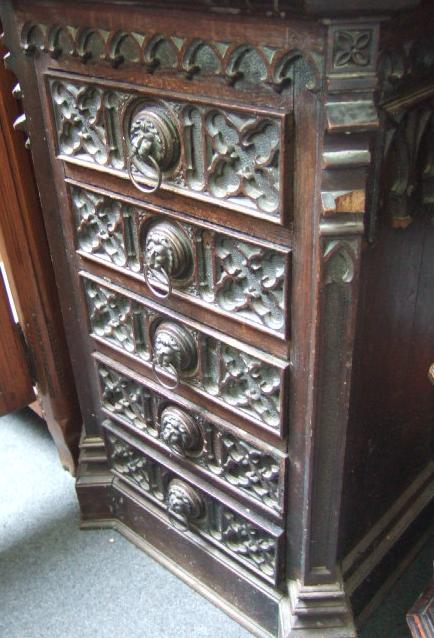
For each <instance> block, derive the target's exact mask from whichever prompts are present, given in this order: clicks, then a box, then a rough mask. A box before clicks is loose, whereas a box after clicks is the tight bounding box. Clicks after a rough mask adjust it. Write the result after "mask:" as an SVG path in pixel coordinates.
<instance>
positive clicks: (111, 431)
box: [103, 421, 283, 584]
mask: <svg viewBox="0 0 434 638" xmlns="http://www.w3.org/2000/svg"><path fill="white" fill-rule="evenodd" d="M103 425H104V428H105V429H106V442H107V449H108V458H109V464H110V466H111V469H112V471H113V472H114V474H115V475H117V476H118V477H119V478H120V479H122V480H123V481H126V482H127V483H128V484H130V485H132V486H133V487H134V488H136V489H139V490H140V492H142V493H143V494H145V495H146V496H147V498H149V499H150V500H151V501H152V502H153V503H155V504H157V505H158V506H159V507H160V508H162V510H163V511H164V512H165V514H166V516H167V518H168V521H169V523H170V524H172V525H174V526H175V527H176V528H177V529H178V530H179V531H181V532H183V533H185V534H186V535H193V536H199V537H201V538H203V539H204V540H205V541H207V542H209V543H210V544H212V545H213V546H214V547H216V548H217V549H218V550H220V551H222V552H224V554H226V555H227V556H229V557H230V558H231V559H233V560H235V561H237V562H239V563H241V564H242V565H243V566H244V567H246V568H247V569H249V570H251V571H253V572H254V573H255V574H256V575H257V576H259V577H261V578H262V579H264V580H266V581H268V582H271V583H272V584H277V582H278V580H279V565H280V566H281V565H282V563H281V562H280V561H279V559H280V553H281V551H280V547H279V545H280V539H281V538H282V535H283V530H282V529H281V528H279V527H278V526H277V525H274V524H272V523H268V522H266V521H265V520H264V519H259V518H258V519H256V518H255V519H251V518H250V515H249V510H240V509H239V508H238V506H236V505H235V504H232V501H230V503H231V505H229V504H227V503H228V502H226V501H225V500H224V499H221V500H220V497H219V499H217V498H216V496H217V494H216V493H215V491H213V493H212V494H213V495H212V496H211V495H210V494H209V493H208V491H207V490H206V486H205V485H204V486H203V487H200V488H199V487H197V486H196V485H195V486H193V485H192V484H191V483H190V481H189V480H188V479H186V478H185V474H183V476H182V478H180V477H179V475H178V473H176V472H175V471H173V470H172V468H171V467H169V466H167V465H166V464H165V463H164V460H163V459H162V458H161V457H159V456H158V454H157V455H155V452H152V451H151V450H148V449H147V448H146V452H144V451H143V449H142V447H141V446H140V444H139V443H137V442H134V444H132V443H131V442H130V441H131V439H127V437H125V439H124V437H123V436H122V438H121V437H120V436H119V433H118V431H117V430H116V428H115V427H114V426H113V424H112V423H111V422H110V421H104V424H103ZM126 439H127V440H126ZM114 513H115V512H114Z"/></svg>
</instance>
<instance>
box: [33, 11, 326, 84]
mask: <svg viewBox="0 0 434 638" xmlns="http://www.w3.org/2000/svg"><path fill="white" fill-rule="evenodd" d="M299 44H300V48H288V47H281V48H276V47H275V46H272V45H267V44H266V43H265V44H264V45H262V46H253V45H251V44H249V43H243V42H228V41H215V40H209V41H206V40H203V39H201V38H198V37H193V38H192V37H183V36H179V35H175V34H173V33H171V34H167V35H166V34H161V33H158V34H156V33H152V32H148V33H140V32H125V31H119V30H116V31H111V32H110V31H106V30H104V29H97V28H87V29H79V28H76V27H73V26H63V25H62V26H60V25H54V26H51V25H46V24H37V23H26V24H25V25H24V26H23V29H22V32H21V46H22V49H23V50H24V52H25V53H26V54H27V55H34V54H38V53H39V54H40V53H46V54H49V55H50V56H51V57H52V58H54V59H58V58H62V57H64V58H69V59H72V60H77V61H79V62H82V63H83V64H87V65H91V64H109V65H110V66H111V67H113V68H119V67H123V66H130V65H133V66H140V67H141V68H142V69H143V70H144V71H145V72H146V73H149V74H160V73H161V74H169V75H176V76H181V77H183V78H185V79H187V80H192V79H193V78H194V79H202V78H203V79H215V80H217V81H220V82H223V83H225V84H226V85H227V86H230V87H234V89H236V90H239V91H245V90H249V89H250V90H251V89H253V90H254V91H256V92H257V91H262V92H272V93H277V94H279V93H282V92H284V91H286V90H287V89H290V88H291V87H292V83H293V79H294V66H295V64H296V63H297V61H298V60H300V58H301V57H302V56H305V57H306V58H308V59H309V62H310V64H311V65H312V67H313V68H314V69H315V70H316V71H317V72H318V69H319V67H320V64H321V62H320V54H319V52H315V51H312V50H309V51H306V52H303V51H302V50H301V49H302V48H303V43H302V41H301V39H300V43H299ZM310 88H314V87H313V86H312V87H310Z"/></svg>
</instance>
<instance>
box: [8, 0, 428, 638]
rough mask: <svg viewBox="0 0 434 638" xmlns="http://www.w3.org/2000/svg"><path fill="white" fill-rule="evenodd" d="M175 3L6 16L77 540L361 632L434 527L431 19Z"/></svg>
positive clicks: (345, 633) (303, 627)
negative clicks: (118, 542) (45, 274)
mask: <svg viewBox="0 0 434 638" xmlns="http://www.w3.org/2000/svg"><path fill="white" fill-rule="evenodd" d="M160 4H161V3H155V2H147V1H145V0H143V1H142V2H139V1H137V2H122V3H119V2H110V1H106V2H102V1H100V2H74V3H73V2H60V1H56V0H32V1H24V0H10V1H7V2H4V3H3V6H2V8H1V17H2V20H3V23H4V27H5V33H6V36H5V41H6V44H7V47H8V49H9V50H10V56H9V58H8V64H9V66H10V68H11V69H12V70H13V71H14V72H15V73H16V75H17V77H18V80H19V82H20V86H21V90H22V92H23V95H24V106H25V110H26V114H27V120H28V127H29V135H30V140H31V147H32V154H33V159H34V163H35V170H36V176H37V181H38V185H39V188H40V194H41V199H42V204H43V209H44V220H45V225H46V228H47V234H48V239H49V244H50V251H51V255H52V259H53V262H54V267H55V272H56V278H57V285H58V288H59V292H60V298H61V305H62V312H63V317H64V322H65V326H66V331H67V336H68V340H69V348H70V353H71V358H72V363H73V368H74V372H75V381H76V386H77V389H78V394H79V398H80V405H81V410H82V416H83V434H82V440H81V456H80V463H79V473H78V480H77V493H78V497H79V501H80V506H81V512H82V525H83V527H98V526H104V525H107V526H113V527H115V528H117V529H118V530H119V531H121V532H122V533H123V534H124V535H125V536H127V538H130V539H131V540H132V541H133V542H135V543H137V544H138V545H139V546H140V547H142V548H143V549H145V550H146V551H148V552H149V553H150V554H151V555H152V556H154V557H155V558H157V559H158V560H160V561H162V562H163V563H164V564H165V565H167V566H168V567H169V568H170V569H172V570H174V571H175V572H176V573H177V574H178V575H179V576H180V577H182V578H184V579H185V580H187V582H189V583H191V584H192V585H193V586H194V587H195V588H197V589H198V590H199V591H201V592H202V593H203V594H205V595H206V596H208V597H210V598H211V599H212V600H213V601H215V602H216V603H217V604H218V605H221V606H222V608H223V609H224V610H225V611H226V612H227V613H229V614H230V615H232V616H233V617H235V618H236V619H237V620H239V622H241V623H242V624H244V625H245V626H246V627H247V628H248V629H250V631H252V633H254V634H255V635H258V636H279V637H280V638H289V637H294V638H295V637H300V638H304V637H306V638H308V637H309V638H311V637H312V638H313V637H314V636H317V637H326V636H328V637H330V638H332V637H333V638H350V637H352V636H355V635H356V630H355V626H354V620H353V610H352V606H351V604H350V600H349V599H350V597H351V599H352V602H353V609H354V611H355V613H356V614H359V613H361V612H362V610H363V609H365V608H366V606H367V604H368V602H369V600H370V599H371V598H372V595H373V592H374V591H375V590H378V589H379V587H380V584H381V583H382V581H383V580H384V579H385V577H386V576H388V575H389V573H390V571H391V570H390V567H391V564H392V563H393V562H395V563H397V562H398V556H399V555H400V553H402V552H403V551H404V550H407V549H408V548H409V547H411V546H414V545H415V544H416V543H417V542H418V539H420V537H421V534H422V532H423V530H424V529H426V527H427V525H428V523H429V519H430V516H431V513H430V509H429V506H430V501H431V498H432V474H433V464H432V451H431V426H432V420H433V416H434V410H433V407H434V406H433V400H434V397H433V392H432V388H431V387H430V384H429V381H428V377H427V372H428V368H429V365H430V363H431V362H432V361H433V360H434V346H433V343H434V340H433V336H434V335H433V325H434V323H433V321H432V317H433V312H434V295H433V283H434V282H433V278H434V274H433V272H434V270H433V268H432V266H433V263H432V262H433V257H432V255H433V252H432V249H433V245H434V237H433V226H432V224H431V215H432V211H433V203H434V199H433V193H434V191H433V184H434V173H433V171H432V158H433V134H434V128H433V126H434V118H433V108H432V107H433V99H434V79H433V69H434V48H433V44H432V40H433V39H432V35H433V29H434V15H433V12H432V7H431V6H430V3H419V4H420V6H418V7H416V5H418V3H417V2H414V1H413V2H411V1H408V2H407V1H404V0H403V1H402V2H400V3H396V2H395V3H390V2H387V1H383V2H377V3H373V2H369V1H362V0H360V1H359V2H350V3H341V2H327V3H325V2H320V1H319V0H318V1H317V2H311V1H310V0H306V2H302V1H300V2H292V1H288V2H259V1H258V2H241V0H239V1H238V0H236V1H234V2H231V3H227V2H213V1H211V2H196V3H193V2H189V1H184V2H168V3H165V4H164V7H161V6H159V5H160ZM398 10H399V11H398ZM394 11H395V13H393V12H394ZM368 577H369V578H368Z"/></svg>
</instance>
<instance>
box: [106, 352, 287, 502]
mask: <svg viewBox="0 0 434 638" xmlns="http://www.w3.org/2000/svg"><path fill="white" fill-rule="evenodd" d="M97 368H98V374H99V379H100V387H101V402H102V407H103V409H104V410H105V411H106V412H107V413H108V414H110V416H111V417H112V418H116V419H118V420H120V421H121V422H122V423H125V422H126V423H128V424H129V425H131V426H133V427H134V428H135V429H136V430H138V431H139V432H140V433H142V434H144V435H145V436H146V437H151V438H152V439H156V440H158V441H160V442H161V444H162V445H164V447H165V448H166V449H167V448H168V449H169V450H171V451H172V452H175V453H176V454H177V455H179V456H181V457H183V458H185V459H188V460H189V462H190V463H191V464H193V465H197V466H199V467H202V468H204V469H205V470H206V471H207V472H209V473H211V474H213V475H214V476H217V477H219V478H220V479H221V480H222V481H224V482H227V483H229V484H230V485H232V486H234V487H236V488H237V489H239V490H241V491H243V492H245V493H246V494H248V495H249V496H250V497H252V498H254V499H256V500H258V501H260V502H261V503H263V504H264V505H265V506H266V507H268V508H271V509H273V510H274V511H278V512H281V511H282V507H283V503H282V496H283V494H282V490H283V488H282V481H283V471H284V463H283V462H282V457H281V456H279V455H277V454H273V453H272V452H271V451H268V452H266V451H264V450H261V449H260V447H258V446H255V445H253V444H252V443H249V442H248V441H247V439H246V438H242V437H241V436H239V435H238V436H237V435H235V434H234V433H233V431H231V430H229V429H225V428H224V427H222V426H220V425H217V424H215V423H214V422H211V421H209V420H207V419H205V418H204V417H203V416H200V415H199V414H196V413H195V412H192V411H186V410H185V409H181V408H179V407H177V406H175V405H174V404H173V403H171V402H170V401H168V399H166V398H165V397H164V396H163V395H161V394H158V393H157V392H155V391H151V390H149V389H148V388H147V387H146V386H145V385H143V384H141V383H139V382H137V381H135V380H133V379H131V378H129V377H128V376H126V375H125V374H123V373H121V372H119V371H117V370H115V369H113V368H111V367H110V366H108V365H106V364H103V363H101V362H98V363H97Z"/></svg>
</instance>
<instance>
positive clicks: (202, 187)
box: [48, 77, 290, 223]
mask: <svg viewBox="0 0 434 638" xmlns="http://www.w3.org/2000/svg"><path fill="white" fill-rule="evenodd" d="M48 83H49V86H48V89H49V92H50V94H51V100H52V108H53V119H54V126H55V129H56V136H57V152H58V155H59V157H60V158H61V159H63V160H65V161H71V162H75V163H81V164H84V165H87V166H90V167H93V168H97V169H98V170H103V171H108V172H111V173H115V174H118V175H119V176H121V177H124V178H129V179H130V180H131V181H132V183H133V184H134V185H135V186H136V188H137V189H138V191H140V192H144V193H145V194H146V193H151V192H154V191H156V190H158V189H159V188H160V187H161V188H164V189H170V190H173V191H176V192H178V193H180V194H188V195H189V196H193V197H195V198H199V199H202V200H205V201H206V200H208V201H213V202H215V203H219V204H220V205H223V206H227V207H230V208H231V209H236V210H239V211H241V212H245V213H249V214H252V215H259V216H261V217H264V218H267V219H269V220H270V221H274V222H277V223H284V221H285V219H286V218H287V210H286V208H287V204H288V203H289V200H290V197H289V196H290V193H289V192H288V184H289V183H290V181H289V180H290V166H289V160H284V159H283V158H282V155H281V152H280V149H281V148H283V147H285V146H286V148H288V146H289V137H290V125H289V116H288V115H287V114H285V113H282V112H281V111H279V110H276V111H272V110H271V109H262V110H261V109H258V108H255V109H249V108H247V107H241V106H240V107H236V106H230V107H224V108H223V107H217V106H215V104H214V103H209V104H207V103H199V102H197V103H196V102H193V101H192V99H191V100H190V101H187V100H177V101H174V100H165V99H164V100H163V99H159V98H156V97H155V96H152V95H148V94H146V93H145V94H143V95H141V94H140V93H139V92H138V90H132V89H129V87H128V85H126V86H125V88H119V89H114V88H112V87H107V86H104V85H102V84H99V83H98V82H96V81H92V83H91V84H90V83H87V81H86V79H85V78H74V79H65V78H63V77H59V78H51V79H49V80H48ZM288 155H289V154H288ZM285 157H286V156H285ZM285 191H286V192H285Z"/></svg>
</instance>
